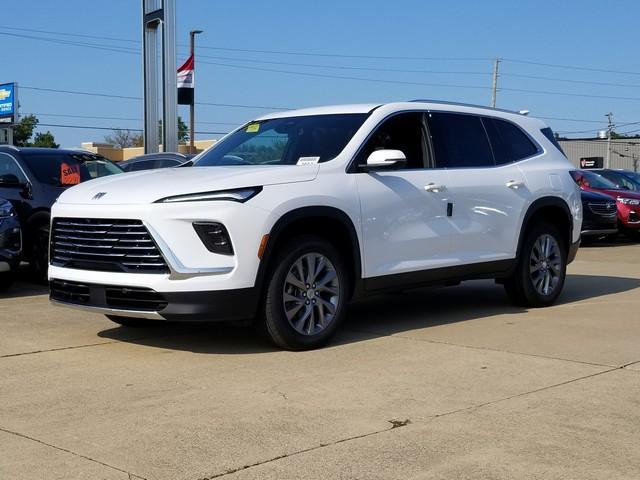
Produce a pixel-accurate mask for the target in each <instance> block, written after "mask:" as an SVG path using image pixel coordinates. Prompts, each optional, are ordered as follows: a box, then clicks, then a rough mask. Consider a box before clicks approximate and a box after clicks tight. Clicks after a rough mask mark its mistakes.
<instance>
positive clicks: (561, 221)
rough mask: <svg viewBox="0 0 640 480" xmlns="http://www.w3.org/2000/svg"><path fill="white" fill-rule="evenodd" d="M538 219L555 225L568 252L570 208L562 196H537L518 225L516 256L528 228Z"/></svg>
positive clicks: (570, 223) (570, 235)
mask: <svg viewBox="0 0 640 480" xmlns="http://www.w3.org/2000/svg"><path fill="white" fill-rule="evenodd" d="M538 221H546V222H548V223H551V224H553V225H554V226H556V227H557V228H558V230H560V233H561V234H562V240H563V241H564V246H565V251H566V252H569V248H570V247H571V243H572V238H573V220H572V215H571V209H570V208H569V205H568V204H567V202H566V201H565V200H564V199H563V198H561V197H555V196H547V197H541V198H538V199H536V200H535V201H533V202H532V203H531V205H529V208H528V209H527V212H526V213H525V215H524V218H523V220H522V224H521V226H520V236H519V238H518V249H517V251H516V258H518V257H519V256H520V254H521V251H522V245H523V244H524V240H525V238H526V234H527V232H528V230H529V229H530V228H531V227H532V226H533V225H535V223H536V222H538Z"/></svg>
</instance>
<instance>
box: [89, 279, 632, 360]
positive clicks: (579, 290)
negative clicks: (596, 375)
mask: <svg viewBox="0 0 640 480" xmlns="http://www.w3.org/2000/svg"><path fill="white" fill-rule="evenodd" d="M639 287H640V279H636V278H625V277H610V276H599V275H568V276H567V281H566V283H565V287H564V291H563V293H562V295H561V296H560V299H559V300H558V304H560V305H562V304H571V303H576V302H580V301H584V300H589V299H593V298H597V297H602V296H606V295H611V294H615V293H622V292H625V291H629V290H633V289H636V288H639ZM526 311H527V309H524V308H520V307H515V306H513V305H511V304H510V303H509V302H508V300H507V297H506V295H505V293H504V290H503V289H502V288H501V287H500V286H498V285H495V284H494V282H492V281H487V280H479V281H471V282H466V283H463V284H462V285H461V286H458V287H442V288H429V289H419V290H411V291H407V292H403V293H398V294H393V295H380V296H377V297H372V298H369V299H366V300H363V301H360V302H357V303H354V304H352V305H350V306H349V309H348V312H347V318H346V321H345V323H344V324H343V325H342V326H341V328H340V331H339V332H338V334H337V336H336V338H335V339H334V340H333V341H332V342H331V344H330V346H339V345H345V344H350V343H355V342H361V341H365V340H370V339H374V338H378V337H383V336H387V335H391V334H397V333H401V332H404V331H411V330H416V329H422V328H429V327H433V326H438V325H446V324H450V323H457V322H464V321H468V320H478V319H482V318H486V317H491V316H494V315H509V314H522V313H524V312H526ZM155 325H156V326H154V327H150V328H144V329H137V330H135V331H134V329H130V328H125V327H114V328H109V329H107V330H103V331H101V332H99V333H98V335H99V336H100V337H103V338H110V339H114V340H119V341H123V342H128V343H135V344H139V345H146V346H150V347H156V348H163V349H171V350H183V351H189V352H194V353H202V354H222V355H233V354H261V353H267V352H273V351H277V350H278V349H277V348H276V347H273V346H272V345H271V344H269V343H268V342H267V340H266V339H264V338H263V337H262V336H261V335H259V334H258V333H257V332H256V331H255V330H254V329H252V328H248V327H242V326H234V325H225V324H188V325H185V324H163V323H159V324H155Z"/></svg>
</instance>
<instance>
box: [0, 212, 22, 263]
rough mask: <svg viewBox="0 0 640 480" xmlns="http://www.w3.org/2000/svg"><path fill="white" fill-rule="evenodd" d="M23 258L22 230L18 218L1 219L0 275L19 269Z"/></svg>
mask: <svg viewBox="0 0 640 480" xmlns="http://www.w3.org/2000/svg"><path fill="white" fill-rule="evenodd" d="M21 256H22V230H21V229H20V223H19V222H18V219H17V217H9V218H3V219H0V273H3V272H10V271H12V270H15V269H16V268H18V265H19V264H20V259H21Z"/></svg>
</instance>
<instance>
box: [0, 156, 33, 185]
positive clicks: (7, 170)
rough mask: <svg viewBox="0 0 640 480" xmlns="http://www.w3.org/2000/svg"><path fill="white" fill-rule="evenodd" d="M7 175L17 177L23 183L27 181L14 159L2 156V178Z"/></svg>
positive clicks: (0, 165)
mask: <svg viewBox="0 0 640 480" xmlns="http://www.w3.org/2000/svg"><path fill="white" fill-rule="evenodd" d="M5 175H15V176H16V177H17V178H18V180H20V181H21V182H26V181H27V178H26V177H25V176H24V173H22V170H20V167H19V166H18V164H17V163H16V161H15V160H14V158H13V157H12V156H10V155H5V154H0V177H3V176H5Z"/></svg>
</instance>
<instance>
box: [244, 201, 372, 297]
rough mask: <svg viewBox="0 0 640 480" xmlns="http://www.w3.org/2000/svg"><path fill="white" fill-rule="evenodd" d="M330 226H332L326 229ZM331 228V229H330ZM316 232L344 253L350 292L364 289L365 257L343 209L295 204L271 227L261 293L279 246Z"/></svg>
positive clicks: (260, 274)
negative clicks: (292, 208)
mask: <svg viewBox="0 0 640 480" xmlns="http://www.w3.org/2000/svg"><path fill="white" fill-rule="evenodd" d="M327 227H329V228H330V230H328V229H327ZM328 232H329V233H328ZM305 233H306V234H317V235H318V236H320V237H323V238H325V239H326V240H328V241H329V242H331V243H332V244H333V245H334V246H335V247H336V248H337V249H338V250H339V251H340V253H341V254H342V256H343V257H344V260H345V262H347V268H348V271H349V273H350V275H351V282H350V283H351V286H352V288H351V291H350V296H351V297H353V296H354V295H355V294H357V293H358V292H359V291H360V290H361V279H362V257H361V250H360V241H359V238H358V234H357V231H356V227H355V225H354V223H353V221H352V220H351V218H350V217H349V215H347V214H346V213H345V212H344V211H343V210H340V209H339V208H336V207H329V206H307V207H301V208H296V209H294V210H291V211H289V212H287V213H285V214H284V215H282V216H281V217H280V218H279V219H278V220H277V221H276V223H275V224H274V226H273V227H272V228H271V231H270V232H269V238H268V240H267V244H266V246H265V249H264V253H263V255H262V259H261V261H260V266H259V268H258V275H257V278H256V286H257V287H258V288H259V289H260V292H261V294H262V292H263V289H264V287H265V279H266V276H267V273H268V272H269V271H270V269H271V268H272V267H273V261H274V258H275V256H276V254H277V251H278V247H279V246H281V245H282V244H283V243H284V242H285V241H286V240H287V239H288V238H291V237H292V236H295V235H298V234H305Z"/></svg>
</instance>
